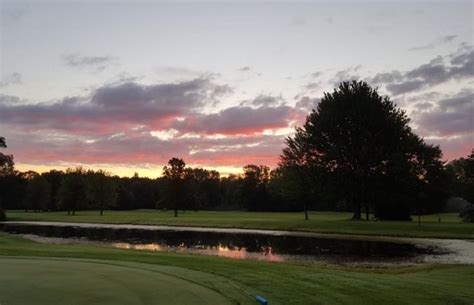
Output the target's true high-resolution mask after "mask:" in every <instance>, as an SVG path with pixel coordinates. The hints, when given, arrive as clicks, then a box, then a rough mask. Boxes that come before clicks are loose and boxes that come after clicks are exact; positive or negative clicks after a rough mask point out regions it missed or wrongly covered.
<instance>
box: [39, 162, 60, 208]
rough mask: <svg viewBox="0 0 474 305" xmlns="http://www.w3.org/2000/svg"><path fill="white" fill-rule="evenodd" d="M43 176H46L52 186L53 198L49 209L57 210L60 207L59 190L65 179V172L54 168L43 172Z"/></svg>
mask: <svg viewBox="0 0 474 305" xmlns="http://www.w3.org/2000/svg"><path fill="white" fill-rule="evenodd" d="M41 176H42V177H44V178H45V179H46V180H47V181H48V183H49V185H50V186H51V200H50V201H49V204H48V207H47V209H48V210H50V211H54V210H57V209H58V208H59V202H58V200H59V198H58V191H59V188H60V187H61V183H62V181H63V176H64V172H62V171H58V170H54V169H53V170H50V171H49V172H46V173H43V174H41Z"/></svg>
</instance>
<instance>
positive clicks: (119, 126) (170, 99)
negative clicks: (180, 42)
mask: <svg viewBox="0 0 474 305" xmlns="http://www.w3.org/2000/svg"><path fill="white" fill-rule="evenodd" d="M226 92H228V88H227V87H226V86H225V85H218V84H215V83H214V82H212V81H211V80H210V79H202V78H198V79H194V80H191V81H186V82H179V83H168V84H156V85H141V84H138V83H135V82H127V83H121V84H117V85H108V86H107V85H106V86H103V87H100V88H98V89H96V90H95V91H94V92H93V93H92V95H91V96H88V97H77V96H76V97H65V98H63V99H62V100H60V101H57V102H55V103H52V104H46V103H36V104H15V105H13V104H11V103H6V102H5V101H6V98H2V99H0V121H1V123H2V124H6V125H10V126H14V127H16V128H22V129H24V130H38V129H41V130H50V131H60V132H65V133H73V134H83V135H106V134H110V133H116V132H119V131H123V130H130V129H131V128H136V127H137V126H142V125H145V126H147V128H150V129H152V130H155V129H159V128H164V127H166V126H168V125H170V124H172V122H173V120H174V119H175V118H176V117H178V116H183V115H186V114H188V113H192V112H193V111H195V110H196V109H198V108H200V107H202V106H204V105H205V104H206V103H212V102H214V101H215V99H216V98H217V97H218V96H220V95H222V94H224V93H226Z"/></svg>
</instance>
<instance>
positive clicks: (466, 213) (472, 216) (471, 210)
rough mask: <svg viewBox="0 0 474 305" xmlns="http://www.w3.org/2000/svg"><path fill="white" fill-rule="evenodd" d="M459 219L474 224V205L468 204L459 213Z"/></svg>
mask: <svg viewBox="0 0 474 305" xmlns="http://www.w3.org/2000/svg"><path fill="white" fill-rule="evenodd" d="M459 217H461V218H462V220H463V221H465V222H474V205H473V204H470V205H468V206H466V207H465V208H464V209H463V210H462V211H461V213H459Z"/></svg>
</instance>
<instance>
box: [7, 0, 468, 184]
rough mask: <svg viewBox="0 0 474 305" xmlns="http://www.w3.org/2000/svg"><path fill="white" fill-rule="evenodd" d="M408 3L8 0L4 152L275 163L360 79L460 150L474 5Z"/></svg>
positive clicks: (89, 165)
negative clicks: (291, 139) (325, 100)
mask: <svg viewBox="0 0 474 305" xmlns="http://www.w3.org/2000/svg"><path fill="white" fill-rule="evenodd" d="M403 4H404V5H403V6H400V5H398V4H397V3H382V2H373V3H367V2H361V1H352V2H346V3H342V2H335V3H331V4H327V3H322V2H320V1H312V2H308V3H298V4H287V3H256V2H252V1H250V2H245V3H241V4H236V3H222V2H221V3H214V2H211V3H206V4H196V3H184V2H179V3H178V4H170V3H161V2H149V3H140V4H136V3H132V2H130V3H127V2H120V3H112V2H110V1H100V2H99V3H90V2H87V1H83V2H74V3H67V2H60V3H46V2H44V1H34V2H23V1H1V4H0V5H1V6H0V8H1V12H0V16H1V36H0V37H1V40H2V48H1V55H0V59H1V62H0V67H1V75H0V77H1V78H0V130H2V132H1V135H2V136H5V138H6V141H7V145H8V148H7V149H5V150H4V151H5V152H6V153H7V154H13V155H14V157H15V165H16V168H17V169H19V170H20V171H26V170H34V171H37V172H44V171H49V170H51V169H59V170H64V169H66V168H73V167H76V166H83V167H84V168H86V169H94V170H97V169H99V168H100V169H104V170H106V171H109V172H111V173H112V174H114V175H118V176H122V177H123V176H132V175H133V174H134V173H135V172H137V173H138V174H139V176H140V177H151V178H156V177H159V176H161V172H162V167H163V166H164V165H166V163H167V161H168V160H169V159H170V158H172V157H179V158H182V159H183V160H184V161H185V162H186V163H187V166H190V167H202V168H206V169H214V170H217V171H219V172H220V173H221V174H222V175H223V176H225V175H228V174H230V173H241V172H242V167H243V166H245V165H247V164H257V165H260V164H262V165H267V166H269V167H270V168H274V167H275V166H276V165H277V162H278V158H279V156H280V154H281V150H282V148H283V147H284V139H285V137H287V136H290V135H292V134H293V131H294V128H295V127H296V126H301V125H302V124H303V123H304V120H305V117H306V115H308V114H309V113H310V111H311V109H312V108H314V107H316V105H317V103H318V102H319V100H320V99H321V97H322V96H323V92H332V91H333V89H334V88H335V87H337V84H338V83H339V82H341V81H346V80H352V79H356V80H363V81H367V82H368V83H369V84H370V85H371V86H373V87H378V88H379V93H380V94H381V95H384V96H385V95H387V96H389V97H390V99H391V100H392V101H393V102H394V103H395V104H397V105H398V106H399V107H400V108H402V109H404V110H405V111H406V112H407V115H408V116H409V117H410V119H411V124H410V126H411V127H412V128H413V130H414V132H415V133H416V134H418V135H420V136H421V137H423V138H424V139H425V140H426V142H428V143H431V144H435V145H439V146H440V148H441V149H442V151H443V154H444V157H443V158H444V159H445V160H453V159H457V158H460V157H466V156H467V155H468V154H469V153H470V152H471V149H472V144H473V143H474V128H473V126H474V124H473V113H474V111H473V110H474V108H473V107H474V106H473V100H474V90H473V89H472V88H473V85H474V48H473V24H472V12H473V3H472V2H469V1H467V2H447V3H440V2H434V1H433V2H416V3H403ZM440 20H443V22H440ZM466 25H467V26H466ZM420 37H421V38H420ZM216 42H218V43H216Z"/></svg>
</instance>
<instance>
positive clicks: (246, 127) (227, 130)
mask: <svg viewBox="0 0 474 305" xmlns="http://www.w3.org/2000/svg"><path fill="white" fill-rule="evenodd" d="M300 118H301V114H300V113H299V112H297V111H295V109H293V108H291V107H289V106H285V105H281V106H277V107H269V106H260V107H258V108H252V107H249V106H236V107H230V108H227V109H224V110H222V111H220V112H217V113H211V114H196V115H193V117H189V118H187V119H186V120H184V121H181V122H176V124H175V125H174V128H175V129H177V130H180V131H182V132H197V133H204V134H224V135H236V134H256V133H261V132H263V131H264V130H266V129H275V128H285V127H288V125H289V124H290V123H291V122H292V121H296V120H299V119H300Z"/></svg>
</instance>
